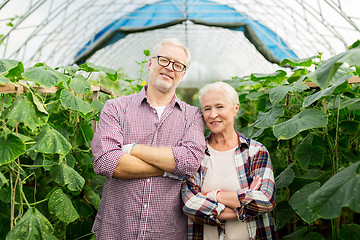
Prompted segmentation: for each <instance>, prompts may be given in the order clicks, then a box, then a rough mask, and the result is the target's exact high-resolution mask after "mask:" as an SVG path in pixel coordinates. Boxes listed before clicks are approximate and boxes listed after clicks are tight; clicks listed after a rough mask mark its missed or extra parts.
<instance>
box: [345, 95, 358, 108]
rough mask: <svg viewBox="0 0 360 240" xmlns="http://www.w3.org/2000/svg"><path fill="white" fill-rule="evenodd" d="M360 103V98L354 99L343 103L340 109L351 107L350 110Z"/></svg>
mask: <svg viewBox="0 0 360 240" xmlns="http://www.w3.org/2000/svg"><path fill="white" fill-rule="evenodd" d="M359 102H360V98H352V99H349V100H347V101H345V102H342V103H341V105H340V109H343V108H346V107H349V109H350V108H351V106H353V105H355V104H357V103H359Z"/></svg>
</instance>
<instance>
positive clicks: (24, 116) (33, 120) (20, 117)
mask: <svg viewBox="0 0 360 240" xmlns="http://www.w3.org/2000/svg"><path fill="white" fill-rule="evenodd" d="M6 118H9V119H12V120H14V121H15V122H22V123H24V124H25V125H27V126H28V127H29V128H30V129H32V130H34V131H35V130H37V128H38V127H40V126H41V125H44V124H45V123H46V122H47V119H48V116H47V115H46V114H44V113H42V112H39V111H38V110H37V109H36V107H35V106H34V104H33V103H32V102H31V101H30V100H29V99H26V100H25V99H24V96H21V95H20V96H19V97H18V98H17V99H16V100H15V102H14V103H13V104H12V105H11V106H10V108H9V112H8V113H7V115H6Z"/></svg>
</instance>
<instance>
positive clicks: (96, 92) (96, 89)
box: [91, 86, 100, 132]
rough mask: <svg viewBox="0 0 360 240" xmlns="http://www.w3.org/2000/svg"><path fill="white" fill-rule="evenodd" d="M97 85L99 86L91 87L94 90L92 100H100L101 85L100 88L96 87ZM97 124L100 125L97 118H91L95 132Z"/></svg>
mask: <svg viewBox="0 0 360 240" xmlns="http://www.w3.org/2000/svg"><path fill="white" fill-rule="evenodd" d="M95 87H97V86H94V87H92V88H91V90H92V92H93V94H92V101H96V100H99V91H100V87H99V88H95ZM97 125H98V122H97V121H96V120H91V129H92V130H93V132H95V131H96V129H97Z"/></svg>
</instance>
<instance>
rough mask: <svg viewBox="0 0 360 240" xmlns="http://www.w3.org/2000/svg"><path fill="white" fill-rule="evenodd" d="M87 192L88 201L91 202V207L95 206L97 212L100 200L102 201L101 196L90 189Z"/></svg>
mask: <svg viewBox="0 0 360 240" xmlns="http://www.w3.org/2000/svg"><path fill="white" fill-rule="evenodd" d="M86 192H87V199H88V200H89V202H90V203H91V205H93V206H94V208H95V209H96V210H99V206H100V200H101V199H100V196H99V194H97V193H95V192H94V191H93V190H91V189H89V188H87V191H86Z"/></svg>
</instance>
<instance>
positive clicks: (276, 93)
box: [269, 86, 292, 104]
mask: <svg viewBox="0 0 360 240" xmlns="http://www.w3.org/2000/svg"><path fill="white" fill-rule="evenodd" d="M291 90H292V87H291V86H279V87H274V88H271V89H270V90H269V98H270V101H271V103H272V104H277V103H279V102H281V100H283V99H284V97H285V96H286V94H287V93H288V92H290V91H291Z"/></svg>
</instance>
